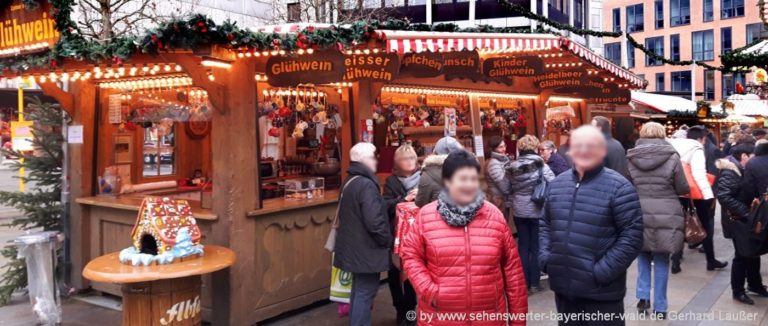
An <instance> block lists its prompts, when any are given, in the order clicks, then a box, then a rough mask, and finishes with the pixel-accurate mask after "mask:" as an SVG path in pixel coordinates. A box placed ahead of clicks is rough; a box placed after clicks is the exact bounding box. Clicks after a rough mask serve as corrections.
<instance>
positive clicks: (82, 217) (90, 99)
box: [43, 82, 98, 288]
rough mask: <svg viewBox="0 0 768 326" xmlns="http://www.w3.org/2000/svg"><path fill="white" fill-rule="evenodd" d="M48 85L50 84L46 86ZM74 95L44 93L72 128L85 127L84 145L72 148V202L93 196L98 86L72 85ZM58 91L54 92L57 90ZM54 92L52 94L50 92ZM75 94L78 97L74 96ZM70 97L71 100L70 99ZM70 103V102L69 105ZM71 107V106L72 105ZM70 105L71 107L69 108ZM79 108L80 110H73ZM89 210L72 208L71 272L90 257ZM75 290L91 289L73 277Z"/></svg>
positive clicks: (77, 275) (75, 276)
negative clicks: (56, 103)
mask: <svg viewBox="0 0 768 326" xmlns="http://www.w3.org/2000/svg"><path fill="white" fill-rule="evenodd" d="M43 85H47V84H43ZM70 85H72V87H71V90H70V92H71V94H67V93H65V92H63V91H61V90H60V89H59V88H58V87H55V85H53V86H54V88H51V87H49V86H46V87H43V92H45V93H46V94H49V95H52V96H53V97H55V98H56V99H57V100H60V104H61V105H62V107H63V108H64V109H65V110H67V112H69V113H70V117H72V124H77V125H82V126H83V143H82V144H70V145H69V148H68V149H69V177H70V195H71V196H72V198H73V199H74V198H80V197H89V196H93V185H94V182H95V180H94V175H97V173H98V171H94V169H96V164H95V163H96V156H95V151H94V150H95V144H96V141H97V139H98V138H97V137H96V121H97V117H96V86H95V85H94V84H92V83H88V82H76V83H72V84H70ZM54 89H55V90H58V91H55V90H54ZM51 90H54V91H52V92H51V93H49V92H48V91H51ZM72 94H75V96H72ZM67 95H69V96H67ZM69 101H71V102H69ZM70 103H71V104H70ZM70 105H71V106H70ZM73 108H77V110H73ZM89 212H90V211H89V210H88V209H87V208H85V207H83V206H82V205H77V204H75V205H71V206H70V211H69V216H70V217H69V223H70V231H71V234H70V235H69V243H70V248H72V250H71V252H70V253H71V257H70V258H71V264H72V265H71V269H72V270H73V271H81V270H82V269H83V267H84V266H85V264H86V263H88V261H89V260H90V259H91V258H93V257H90V252H91V243H90V241H89V239H90V238H91V236H90V230H91V226H90V217H89ZM68 281H69V282H71V285H72V286H73V287H75V288H84V287H87V286H88V281H86V280H85V279H84V278H83V277H82V275H81V274H80V273H79V272H78V273H72V279H71V280H68Z"/></svg>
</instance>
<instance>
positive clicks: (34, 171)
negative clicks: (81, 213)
mask: <svg viewBox="0 0 768 326" xmlns="http://www.w3.org/2000/svg"><path fill="white" fill-rule="evenodd" d="M27 101H28V103H29V105H28V106H27V108H26V110H25V111H26V114H27V115H28V117H29V120H31V121H35V124H34V125H33V126H32V134H33V135H34V141H33V146H34V147H35V149H36V150H35V153H32V152H19V151H14V150H10V151H8V150H2V151H0V152H1V153H2V155H8V156H10V157H14V158H24V162H23V163H21V162H20V161H17V162H16V163H15V164H14V165H13V166H12V168H13V169H14V170H18V169H19V168H21V167H22V166H23V167H24V168H25V169H26V171H27V176H26V177H24V178H22V179H23V180H24V181H25V182H26V183H27V184H28V185H30V186H31V189H29V190H28V191H27V192H18V191H0V204H3V205H6V206H12V207H15V208H16V209H18V210H19V211H21V212H22V214H23V216H21V217H16V218H13V220H12V221H11V222H10V223H8V224H7V225H8V226H12V227H14V228H19V229H22V230H31V229H38V228H41V229H43V230H45V231H49V230H55V231H60V230H61V210H62V207H61V172H62V160H63V158H64V154H63V152H62V148H61V145H62V143H63V141H64V137H63V136H62V134H61V124H62V119H63V117H64V112H63V111H62V110H61V108H60V107H59V105H58V104H50V103H42V102H41V101H40V99H39V98H37V97H35V98H27ZM0 253H1V254H2V255H3V257H5V258H7V259H8V263H6V264H5V265H4V266H3V267H2V269H3V270H4V271H3V274H2V275H1V276H0V305H3V304H5V303H7V302H8V300H9V299H10V297H11V294H13V292H14V291H16V290H21V289H24V288H25V287H26V286H27V274H26V265H25V264H24V261H23V260H18V259H17V258H16V247H15V246H14V245H6V246H4V247H3V248H2V249H1V250H0Z"/></svg>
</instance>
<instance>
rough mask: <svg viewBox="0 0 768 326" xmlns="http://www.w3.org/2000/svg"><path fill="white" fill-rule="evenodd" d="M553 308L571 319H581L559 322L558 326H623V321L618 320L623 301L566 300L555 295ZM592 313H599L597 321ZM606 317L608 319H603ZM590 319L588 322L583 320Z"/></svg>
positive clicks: (557, 294) (621, 312) (622, 310)
mask: <svg viewBox="0 0 768 326" xmlns="http://www.w3.org/2000/svg"><path fill="white" fill-rule="evenodd" d="M555 306H557V312H558V313H560V314H564V315H568V316H569V317H571V318H581V319H582V320H569V321H567V322H566V320H560V321H558V325H561V326H562V325H569V326H571V325H578V326H623V325H624V321H623V320H622V319H621V318H620V317H621V314H623V313H624V301H623V300H617V301H594V300H587V299H581V298H571V299H569V298H566V297H565V296H562V295H560V294H559V293H555ZM594 313H600V316H599V319H598V318H596V317H595V316H594V315H592V314H594ZM606 315H608V318H604V317H606ZM587 318H591V319H588V320H584V319H587ZM595 319H598V320H595Z"/></svg>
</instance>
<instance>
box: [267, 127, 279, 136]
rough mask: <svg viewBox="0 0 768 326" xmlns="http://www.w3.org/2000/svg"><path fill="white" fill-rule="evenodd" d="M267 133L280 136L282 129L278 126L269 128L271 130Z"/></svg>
mask: <svg viewBox="0 0 768 326" xmlns="http://www.w3.org/2000/svg"><path fill="white" fill-rule="evenodd" d="M267 134H268V135H270V136H272V137H280V129H279V128H277V127H272V128H269V131H267Z"/></svg>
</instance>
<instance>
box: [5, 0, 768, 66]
mask: <svg viewBox="0 0 768 326" xmlns="http://www.w3.org/2000/svg"><path fill="white" fill-rule="evenodd" d="M23 1H24V3H25V4H27V5H29V6H31V7H34V6H36V5H37V4H38V3H39V1H48V2H50V3H51V4H52V6H53V12H52V13H51V14H52V15H53V17H54V19H55V20H56V27H57V29H58V30H59V31H61V39H60V40H59V42H58V43H57V44H56V45H55V46H54V47H53V49H51V51H49V52H46V53H41V54H31V55H24V56H18V57H13V58H6V59H1V60H0V71H2V72H3V73H5V72H9V71H10V72H12V73H14V74H17V73H19V72H23V71H25V70H28V69H31V68H44V67H46V66H50V68H52V69H55V68H58V65H59V64H60V62H61V61H63V60H64V59H74V60H78V61H80V60H88V61H93V62H105V61H106V62H110V61H111V62H112V63H115V64H120V63H122V62H123V61H124V60H126V59H128V58H130V56H131V55H133V54H135V53H138V52H142V53H148V54H151V55H156V54H158V53H160V52H162V51H167V50H174V49H181V50H185V49H195V48H198V47H203V46H208V45H218V46H223V47H227V48H230V49H232V50H235V51H273V50H285V51H293V50H297V49H308V48H312V49H328V48H336V49H339V50H342V49H346V48H351V47H356V46H358V45H360V44H364V43H367V42H369V41H371V40H383V39H385V38H386V35H383V34H381V33H379V32H377V31H376V30H398V31H434V32H466V33H552V34H559V33H558V32H555V31H553V30H550V29H548V28H542V27H539V28H537V29H536V30H533V31H532V30H531V29H530V28H527V27H524V28H510V27H493V26H488V25H480V26H476V27H469V28H460V27H459V26H458V25H456V24H452V23H439V24H432V25H428V24H412V23H411V22H409V21H407V20H386V21H376V20H373V21H358V22H355V23H352V24H350V25H345V26H332V27H331V28H327V29H315V28H313V27H307V28H305V29H303V30H301V31H299V32H298V33H296V34H278V33H264V32H253V31H250V30H247V29H243V28H240V27H239V26H237V25H236V23H234V22H230V21H226V22H224V23H223V24H221V25H217V24H215V23H214V22H213V21H212V20H211V19H209V18H208V17H206V16H204V15H200V14H198V15H194V16H192V17H190V18H188V19H174V20H171V21H168V22H163V23H161V24H160V25H159V26H157V27H156V28H153V29H151V30H148V31H147V32H146V33H145V35H139V36H127V37H120V38H113V39H110V40H108V41H97V40H89V39H86V38H84V37H83V36H82V35H80V34H78V33H77V26H76V24H75V22H74V21H72V19H71V18H70V16H71V14H72V6H73V4H74V0H23ZM497 1H498V2H499V3H500V4H501V5H502V6H503V7H505V8H507V9H509V10H510V11H512V12H514V13H516V14H519V15H521V16H523V17H526V18H528V19H531V20H535V21H537V22H540V23H542V24H543V25H546V26H549V27H552V28H555V29H557V30H560V31H569V32H571V33H574V34H577V35H581V36H594V37H612V38H618V37H621V36H625V37H626V38H627V41H628V43H629V44H631V45H632V46H633V47H634V48H635V49H638V50H640V51H641V52H643V53H644V54H645V55H646V56H648V57H649V58H651V59H653V60H658V61H661V62H663V63H665V64H669V65H675V66H689V65H691V64H693V63H694V62H693V61H692V60H671V59H669V58H666V57H664V56H661V55H658V54H656V53H655V52H653V51H650V50H649V49H647V48H646V47H645V46H644V45H643V44H642V43H640V42H638V41H637V40H635V38H634V37H632V35H631V34H629V33H625V32H622V31H617V32H613V31H611V32H607V31H593V30H589V29H583V28H577V27H574V26H571V25H568V24H563V23H559V22H556V21H553V20H551V19H549V18H547V17H543V16H541V15H538V14H536V13H533V12H531V11H530V10H529V8H527V7H526V6H522V5H519V4H515V3H511V2H509V1H508V0H497ZM763 1H765V0H760V1H759V4H762V3H763ZM761 12H762V11H761ZM741 50H743V48H741V49H736V50H733V51H731V52H729V53H726V54H724V55H723V56H722V62H723V65H722V66H719V67H715V66H712V65H710V64H707V63H705V62H700V61H697V62H695V63H696V64H697V65H699V66H701V67H704V68H705V69H711V70H719V71H731V70H744V69H747V68H748V67H751V66H756V65H757V66H763V65H765V63H766V62H768V54H761V55H755V54H742V53H740V51H741Z"/></svg>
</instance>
